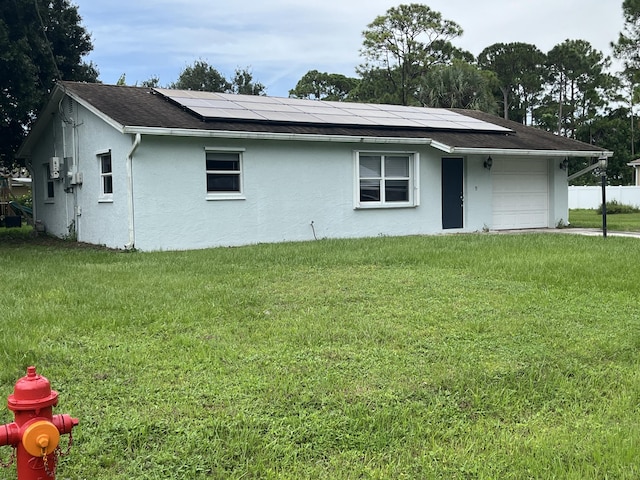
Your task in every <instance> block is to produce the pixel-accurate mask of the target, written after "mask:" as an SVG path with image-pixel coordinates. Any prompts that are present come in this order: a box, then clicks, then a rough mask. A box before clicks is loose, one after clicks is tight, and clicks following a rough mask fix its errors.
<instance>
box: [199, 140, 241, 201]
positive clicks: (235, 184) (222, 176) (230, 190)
mask: <svg viewBox="0 0 640 480" xmlns="http://www.w3.org/2000/svg"><path fill="white" fill-rule="evenodd" d="M206 174H207V198H211V199H216V198H241V196H242V153H241V152H238V151H224V150H220V151H213V150H211V151H209V150H208V151H206Z"/></svg>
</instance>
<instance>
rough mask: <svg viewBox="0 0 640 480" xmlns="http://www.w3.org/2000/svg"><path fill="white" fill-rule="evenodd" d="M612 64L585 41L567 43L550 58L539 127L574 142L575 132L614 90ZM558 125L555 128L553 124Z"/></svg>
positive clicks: (548, 57)
mask: <svg viewBox="0 0 640 480" xmlns="http://www.w3.org/2000/svg"><path fill="white" fill-rule="evenodd" d="M610 64H611V61H610V59H609V57H605V56H604V55H603V54H602V52H600V51H598V50H595V49H594V48H593V47H592V46H591V44H590V43H589V42H587V41H586V40H565V41H564V42H563V43H561V44H559V45H556V46H555V47H553V48H552V49H551V51H549V53H548V54H547V67H548V82H549V88H550V90H549V93H548V95H547V97H546V99H545V101H544V102H543V103H544V104H545V106H544V107H542V108H540V109H539V110H538V112H537V114H536V115H537V119H538V120H539V122H540V124H541V125H543V126H544V127H545V128H547V129H549V130H555V131H556V132H557V133H558V135H564V136H567V137H571V138H575V134H576V129H577V128H578V127H579V126H580V125H581V124H582V123H585V122H587V121H589V120H590V119H592V118H593V117H594V116H595V115H596V113H597V112H598V110H599V109H601V108H602V107H604V106H605V105H606V103H607V99H608V98H607V97H608V95H611V92H612V91H613V88H614V86H615V81H614V78H613V77H612V76H611V75H609V74H608V73H606V70H607V69H608V68H609V66H610ZM552 122H555V128H553V123H552Z"/></svg>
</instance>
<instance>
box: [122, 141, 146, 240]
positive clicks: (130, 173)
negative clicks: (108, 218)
mask: <svg viewBox="0 0 640 480" xmlns="http://www.w3.org/2000/svg"><path fill="white" fill-rule="evenodd" d="M141 141H142V135H140V134H139V133H136V136H135V138H134V140H133V145H132V147H131V151H130V152H129V154H128V155H127V204H128V207H129V208H128V210H129V218H128V219H129V243H127V244H126V245H125V246H124V248H125V249H126V250H131V249H133V247H134V245H135V241H136V231H135V228H134V221H133V154H134V153H135V152H136V150H137V149H138V147H139V146H140V142H141Z"/></svg>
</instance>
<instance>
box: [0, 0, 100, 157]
mask: <svg viewBox="0 0 640 480" xmlns="http://www.w3.org/2000/svg"><path fill="white" fill-rule="evenodd" d="M81 20H82V19H81V17H80V15H79V14H78V7H76V6H74V5H71V4H70V3H69V0H47V1H45V0H35V1H34V0H13V1H11V2H8V1H5V2H0V164H3V165H5V166H10V165H11V164H13V163H14V161H15V160H14V155H15V153H16V151H17V150H18V148H19V146H20V144H21V143H22V141H23V139H24V137H25V135H26V132H27V130H28V129H29V127H30V126H31V124H32V123H33V121H34V120H35V117H36V114H37V112H38V110H39V109H40V108H41V107H42V105H43V104H44V102H45V100H46V98H47V96H48V94H49V93H50V91H51V89H52V88H53V85H54V82H55V81H56V80H75V81H85V82H95V81H97V78H98V71H97V69H96V67H95V65H93V64H92V63H86V62H84V61H83V60H82V59H83V57H84V56H85V55H87V54H88V53H89V52H90V51H91V50H92V49H93V46H92V44H91V37H90V35H89V34H88V33H87V31H86V30H85V29H84V27H83V26H82V25H81V24H80V22H81Z"/></svg>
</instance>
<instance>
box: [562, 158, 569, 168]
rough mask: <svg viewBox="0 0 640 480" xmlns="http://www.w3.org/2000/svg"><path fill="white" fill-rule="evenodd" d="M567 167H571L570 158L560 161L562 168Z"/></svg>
mask: <svg viewBox="0 0 640 480" xmlns="http://www.w3.org/2000/svg"><path fill="white" fill-rule="evenodd" d="M567 168H569V159H568V158H565V159H564V160H562V161H561V162H560V170H566V169H567Z"/></svg>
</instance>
